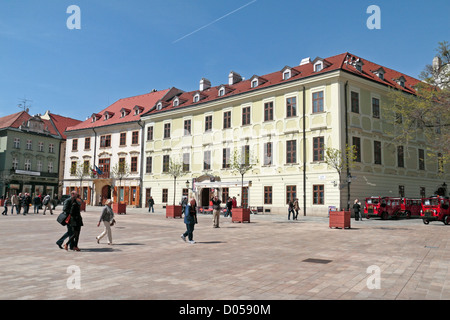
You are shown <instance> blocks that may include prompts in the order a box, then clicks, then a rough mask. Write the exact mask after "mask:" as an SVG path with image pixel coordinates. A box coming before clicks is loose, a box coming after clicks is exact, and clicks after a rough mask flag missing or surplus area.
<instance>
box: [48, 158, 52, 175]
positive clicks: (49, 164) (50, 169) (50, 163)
mask: <svg viewBox="0 0 450 320" xmlns="http://www.w3.org/2000/svg"><path fill="white" fill-rule="evenodd" d="M48 172H49V173H53V161H49V162H48Z"/></svg>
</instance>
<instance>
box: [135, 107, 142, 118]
mask: <svg viewBox="0 0 450 320" xmlns="http://www.w3.org/2000/svg"><path fill="white" fill-rule="evenodd" d="M142 111H144V107H141V106H134V108H133V115H135V116H137V115H139V114H141V113H142Z"/></svg>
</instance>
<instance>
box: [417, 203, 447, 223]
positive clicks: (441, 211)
mask: <svg viewBox="0 0 450 320" xmlns="http://www.w3.org/2000/svg"><path fill="white" fill-rule="evenodd" d="M420 216H421V218H422V219H423V223H425V224H429V223H430V221H442V222H443V223H444V224H446V225H448V224H450V200H449V198H448V197H442V196H435V197H430V198H423V199H422V209H421V210H420Z"/></svg>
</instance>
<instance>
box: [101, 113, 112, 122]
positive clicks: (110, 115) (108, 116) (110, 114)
mask: <svg viewBox="0 0 450 320" xmlns="http://www.w3.org/2000/svg"><path fill="white" fill-rule="evenodd" d="M113 115H114V112H109V111H105V113H104V116H105V119H103V121H106V120H108V119H110V118H111V117H112V116H113Z"/></svg>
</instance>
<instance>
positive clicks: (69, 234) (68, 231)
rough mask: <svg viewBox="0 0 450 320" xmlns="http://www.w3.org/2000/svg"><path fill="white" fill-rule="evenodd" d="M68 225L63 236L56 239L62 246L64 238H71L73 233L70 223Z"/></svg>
mask: <svg viewBox="0 0 450 320" xmlns="http://www.w3.org/2000/svg"><path fill="white" fill-rule="evenodd" d="M66 227H67V231H66V233H64V234H63V236H62V237H61V238H60V239H59V240H58V241H56V244H58V245H60V246H62V245H63V243H64V240H66V238H69V237H70V236H71V235H72V227H71V226H69V225H66ZM71 249H72V248H71Z"/></svg>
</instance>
